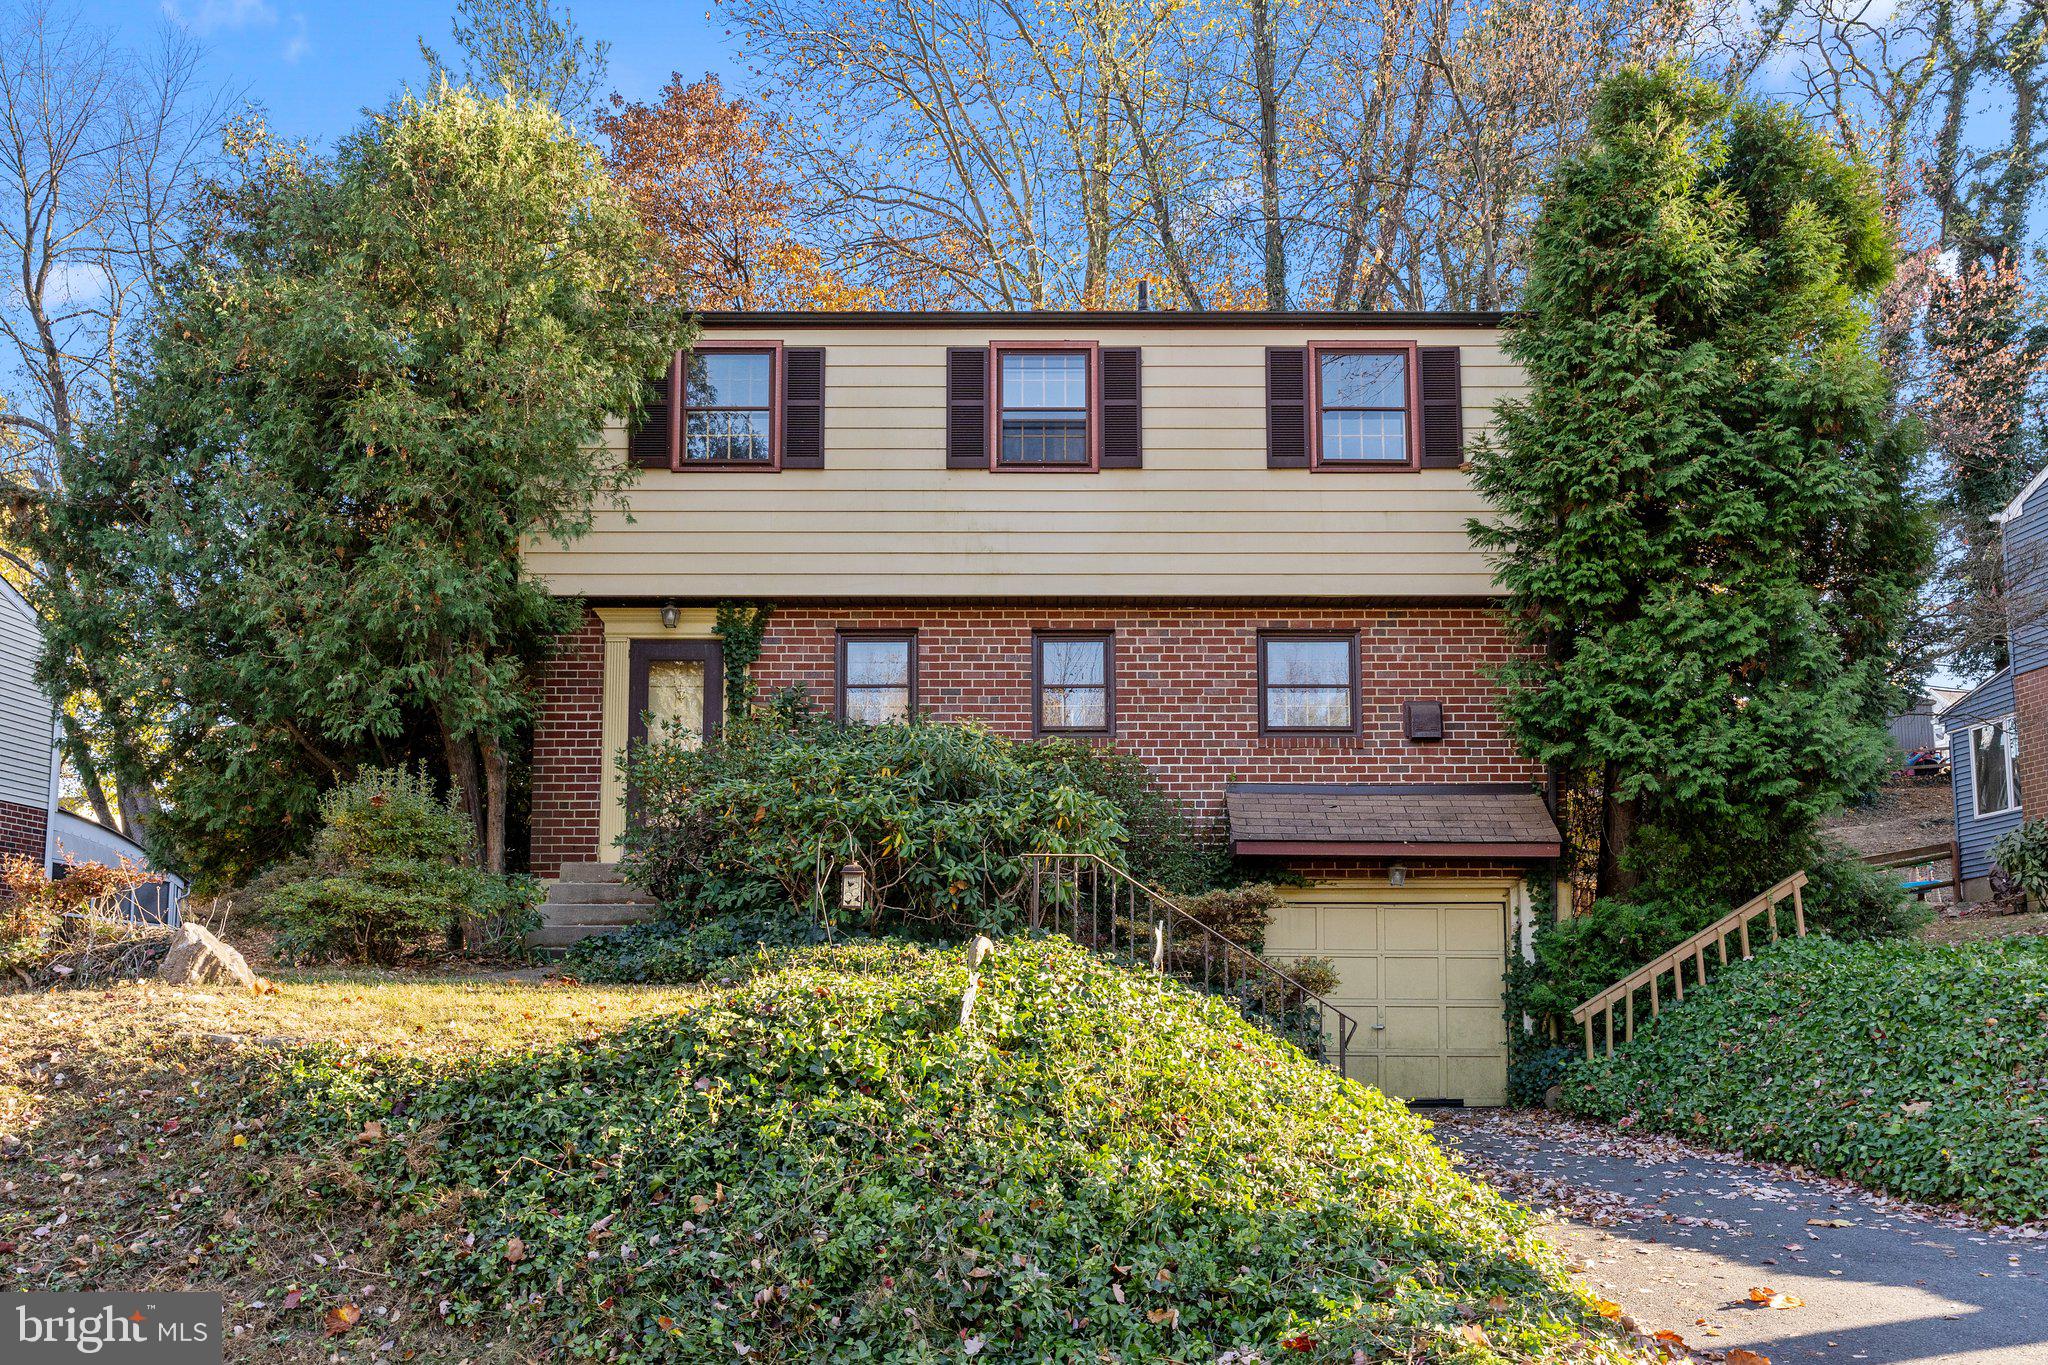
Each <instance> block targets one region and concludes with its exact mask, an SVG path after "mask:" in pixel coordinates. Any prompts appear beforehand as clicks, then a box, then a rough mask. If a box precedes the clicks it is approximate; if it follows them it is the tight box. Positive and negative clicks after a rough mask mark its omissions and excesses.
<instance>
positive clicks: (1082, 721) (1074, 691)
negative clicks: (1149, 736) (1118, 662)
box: [1033, 633, 1111, 735]
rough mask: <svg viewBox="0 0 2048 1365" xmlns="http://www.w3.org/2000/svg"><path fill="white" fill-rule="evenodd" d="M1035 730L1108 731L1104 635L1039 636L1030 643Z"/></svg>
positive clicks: (1107, 662)
mask: <svg viewBox="0 0 2048 1365" xmlns="http://www.w3.org/2000/svg"><path fill="white" fill-rule="evenodd" d="M1033 648H1034V649H1036V651H1037V657H1036V659H1035V660H1034V663H1035V672H1036V676H1037V687H1038V728H1039V729H1040V730H1041V731H1043V732H1045V733H1048V734H1093V735H1106V734H1108V733H1109V731H1110V717H1111V695H1110V688H1111V678H1110V667H1111V665H1110V637H1109V636H1108V635H1107V634H1088V635H1062V634H1051V633H1048V634H1045V635H1040V636H1038V637H1037V638H1036V639H1035V640H1034V641H1033Z"/></svg>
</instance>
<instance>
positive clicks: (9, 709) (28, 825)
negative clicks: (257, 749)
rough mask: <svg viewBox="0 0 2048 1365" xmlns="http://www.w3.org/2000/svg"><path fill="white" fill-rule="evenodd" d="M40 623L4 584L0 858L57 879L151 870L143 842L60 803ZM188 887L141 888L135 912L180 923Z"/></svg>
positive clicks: (170, 882) (171, 880) (165, 882)
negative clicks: (126, 868)
mask: <svg viewBox="0 0 2048 1365" xmlns="http://www.w3.org/2000/svg"><path fill="white" fill-rule="evenodd" d="M42 640H43V632H42V622H41V621H40V619H39V618H38V617H37V616H36V613H35V608H33V607H31V606H30V605H29V604H28V602H27V600H26V599H24V598H23V597H22V595H21V594H20V593H18V592H16V591H15V590H14V587H13V585H12V584H10V583H8V582H7V581H6V580H5V579H0V854H19V855H21V856H22V857H26V858H33V859H35V860H36V861H37V862H39V863H41V864H42V865H43V868H44V870H45V871H47V872H49V873H51V874H52V875H53V876H59V877H61V876H63V875H64V872H65V870H66V869H67V868H72V867H81V866H84V865H86V864H89V863H98V864H100V865H102V866H109V867H111V866H113V865H114V864H115V863H118V862H119V861H120V860H121V859H123V858H126V859H127V860H128V861H130V862H133V863H136V864H139V865H140V866H143V867H148V866H149V857H148V855H147V854H145V853H144V852H143V851H142V848H141V846H140V845H139V844H137V843H135V842H134V841H133V840H131V839H129V838H127V837H126V836H124V835H122V834H120V833H119V832H117V831H115V830H110V829H107V828H105V827H104V826H102V825H99V824H96V823H94V822H93V821H91V820H88V819H86V818H85V817H83V816H79V815H73V814H71V813H70V812H69V811H65V810H61V809H59V808H58V805H57V793H58V777H59V765H58V762H57V737H58V729H57V727H58V723H59V722H58V718H57V710H56V707H55V706H54V705H53V704H52V703H51V701H50V698H49V697H48V695H46V694H45V693H44V692H43V690H42V688H41V687H39V686H38V685H37V684H36V676H35V671H36V657H37V655H38V654H40V653H41V652H42ZM184 890H185V886H184V883H183V882H181V881H179V880H178V879H177V878H176V877H169V876H167V877H164V878H163V879H162V880H161V881H160V882H159V883H157V884H156V885H154V886H147V887H143V888H140V889H139V890H138V891H137V893H136V895H135V897H134V902H133V906H132V909H133V911H134V912H135V914H136V915H137V916H138V917H140V918H144V919H148V920H152V921H162V922H166V923H172V924H175V923H177V922H178V902H179V900H180V899H181V898H182V897H183V895H184Z"/></svg>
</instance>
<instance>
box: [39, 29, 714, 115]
mask: <svg viewBox="0 0 2048 1365" xmlns="http://www.w3.org/2000/svg"><path fill="white" fill-rule="evenodd" d="M62 2H63V0H59V3H62ZM72 3H74V4H75V5H76V6H77V10H78V12H79V13H80V14H82V15H84V16H85V17H86V18H87V19H89V20H90V21H91V22H92V23H94V24H95V25H98V26H101V27H104V28H107V29H111V30H116V31H119V32H122V33H127V34H133V35H136V37H137V38H146V37H149V36H152V35H154V33H155V32H156V31H157V30H158V29H160V28H161V27H162V26H163V25H164V24H165V23H167V22H175V23H179V24H182V25H183V26H184V27H185V28H186V29H187V30H189V31H190V32H191V33H192V35H193V36H194V37H196V38H197V39H199V41H200V42H201V44H202V45H203V46H204V47H205V48H206V50H207V66H208V70H209V72H210V74H211V75H212V76H213V77H214V78H215V79H217V80H218V81H220V82H221V83H223V84H225V85H227V86H229V87H230V88H232V89H234V90H237V91H245V92H246V94H247V96H248V97H249V98H250V99H252V100H254V101H256V102H258V103H260V104H261V105H262V106H263V107H264V108H265V109H266V110H267V111H268V113H269V116H270V127H271V130H272V131H273V132H275V133H277V134H278V135H280V136H282V137H287V138H294V139H297V138H304V139H306V140H307V141H310V142H318V143H327V144H331V143H332V142H333V140H334V138H335V137H337V136H338V135H340V134H343V133H346V132H348V131H349V130H351V129H352V128H354V127H355V125H356V123H357V122H358V121H359V118H360V115H361V111H362V110H363V109H365V108H366V107H369V106H373V105H379V104H382V103H383V102H384V100H385V99H386V98H387V97H389V96H390V95H391V94H392V93H393V92H394V91H396V90H397V89H398V87H399V85H400V84H401V83H403V82H404V81H407V80H411V79H417V78H418V76H419V75H420V73H421V71H422V70H423V69H424V68H423V67H422V65H421V62H420V56H419V39H420V38H421V37H422V36H424V37H426V39H427V40H428V42H430V43H432V44H433V45H434V46H435V47H436V48H438V49H439V50H440V51H441V53H442V55H443V56H444V57H445V56H448V55H450V50H451V48H452V47H453V44H452V43H451V42H450V41H449V37H448V23H449V19H450V17H451V15H452V14H453V5H452V3H450V4H439V3H436V4H427V5H414V4H403V3H399V2H398V0H359V2H358V3H355V4H331V3H317V2H314V3H309V2H308V0H72ZM571 8H572V10H573V13H574V14H575V18H576V23H577V26H578V27H579V28H581V29H582V30H583V32H585V33H586V34H588V35H590V36H591V37H593V38H602V39H607V40H609V41H610V43H611V45H612V51H611V80H610V84H609V86H608V88H609V89H615V90H618V91H620V92H621V93H623V94H625V95H626V96H627V97H629V98H642V97H647V96H651V95H653V94H654V93H655V92H656V91H658V90H659V89H660V88H661V86H662V83H663V82H664V81H666V80H667V79H668V75H669V73H670V72H671V71H680V72H682V73H683V75H684V76H686V77H688V78H690V79H695V78H696V77H698V76H701V75H703V74H704V73H705V72H707V71H715V72H719V73H721V74H723V75H725V76H726V77H727V78H728V79H729V80H730V79H733V78H735V77H736V75H737V68H736V67H735V66H734V64H733V62H732V60H731V58H730V56H729V54H728V53H727V50H726V46H725V43H724V40H723V38H722V36H721V29H720V26H719V24H718V22H717V21H716V20H715V19H714V18H712V17H710V16H709V15H708V14H707V13H706V9H707V6H706V4H705V3H704V0H697V3H696V4H695V5H691V4H661V3H648V0H639V2H638V3H625V0H574V3H573V4H572V6H571Z"/></svg>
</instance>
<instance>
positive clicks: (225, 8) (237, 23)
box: [163, 0, 277, 33]
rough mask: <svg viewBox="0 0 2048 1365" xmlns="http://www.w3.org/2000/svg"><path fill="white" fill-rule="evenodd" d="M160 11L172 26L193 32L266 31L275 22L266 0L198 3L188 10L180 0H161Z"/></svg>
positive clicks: (218, 0) (275, 15) (275, 16)
mask: <svg viewBox="0 0 2048 1365" xmlns="http://www.w3.org/2000/svg"><path fill="white" fill-rule="evenodd" d="M163 10H164V13H165V15H167V16H168V17H169V18H170V20H171V22H172V23H175V24H177V25H179V26H180V27H183V28H189V29H191V30H192V31H193V32H194V33H218V32H222V31H228V32H233V31H235V30H237V29H245V28H270V27H272V26H273V25H275V24H276V23H277V11H276V10H274V9H272V8H271V7H270V4H269V0H200V4H199V6H198V7H197V8H196V9H191V10H187V9H186V7H185V6H184V4H183V3H181V0H163Z"/></svg>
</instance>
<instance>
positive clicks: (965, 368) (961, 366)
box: [946, 346, 988, 469]
mask: <svg viewBox="0 0 2048 1365" xmlns="http://www.w3.org/2000/svg"><path fill="white" fill-rule="evenodd" d="M946 468H948V469H987V468H988V350H987V349H986V348H985V347H981V346H956V347H954V348H952V349H950V350H948V351H947V352H946Z"/></svg>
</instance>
